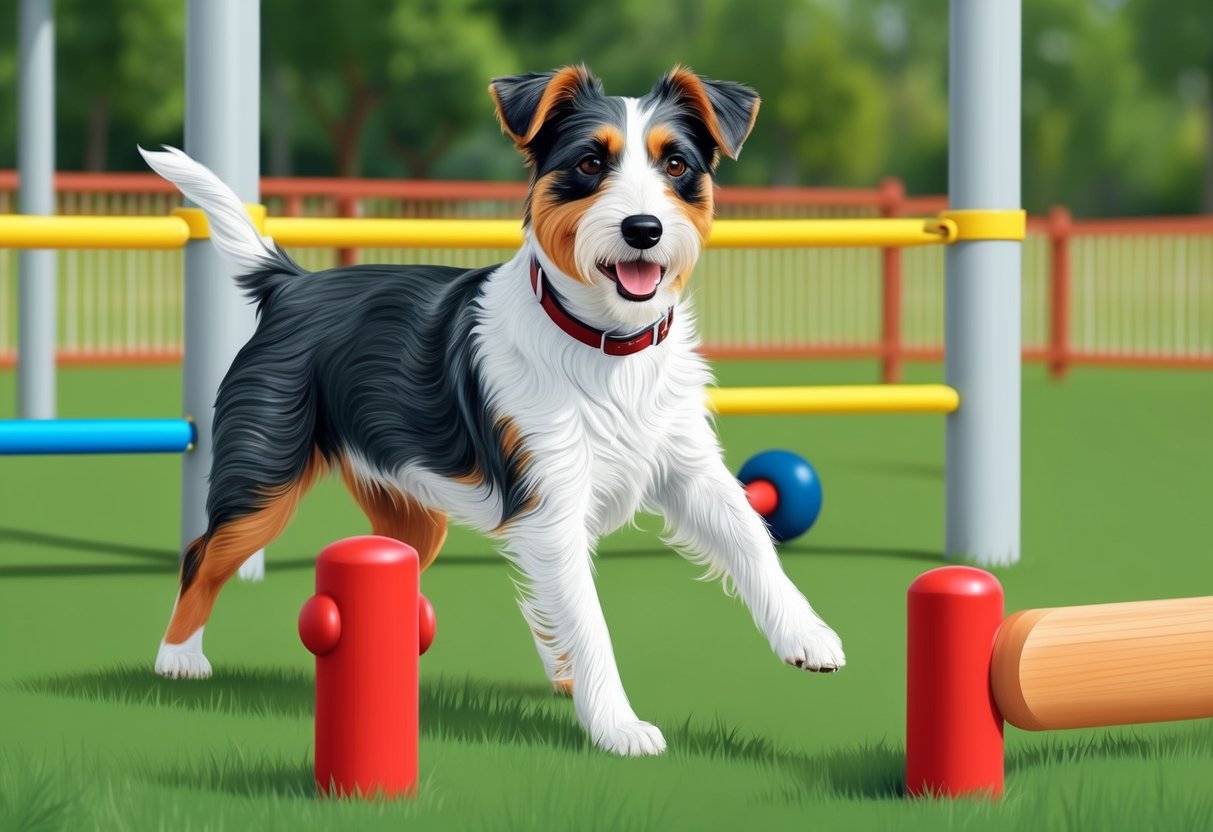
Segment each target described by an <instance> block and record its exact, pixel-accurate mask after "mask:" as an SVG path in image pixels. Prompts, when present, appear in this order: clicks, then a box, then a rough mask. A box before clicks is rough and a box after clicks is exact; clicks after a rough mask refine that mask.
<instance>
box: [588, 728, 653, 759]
mask: <svg viewBox="0 0 1213 832" xmlns="http://www.w3.org/2000/svg"><path fill="white" fill-rule="evenodd" d="M592 734H593V737H594V744H595V745H596V746H598V747H599V748H601V749H602V750H603V751H610V752H611V753H612V754H618V755H620V756H621V757H651V756H653V755H655V754H660V753H661V752H663V751H665V737H663V736H662V735H661V731H660V729H658V728H657V726H656V725H653V724H652V723H649V722H644V721H642V720H639V719H633V720H630V721H627V722H617V723H615V724H613V725H610V726H609V727H605V728H600V729H598V730H595V731H593V732H592Z"/></svg>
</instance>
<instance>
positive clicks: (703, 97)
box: [667, 66, 762, 159]
mask: <svg viewBox="0 0 1213 832" xmlns="http://www.w3.org/2000/svg"><path fill="white" fill-rule="evenodd" d="M667 77H668V79H669V81H670V83H671V84H673V85H674V87H676V88H677V89H678V91H679V92H680V93H682V96H683V97H684V98H685V99H686V101H687V103H688V104H690V105H691V106H692V107H694V108H695V111H696V112H697V113H698V114H699V117H700V119H702V120H703V123H704V125H705V126H707V128H708V132H709V133H711V134H712V138H713V139H715V140H716V145H717V146H718V147H719V148H720V150H721V151H722V152H723V153H724V154H725V155H726V156H728V157H729V158H730V159H736V158H737V154H736V153H735V152H732V151H730V149H729V143H728V141H726V140H725V137H724V133H722V132H721V130H720V122H719V121H718V120H717V119H716V111H715V110H714V109H713V108H712V102H711V101H710V100H709V99H708V93H707V91H706V90H705V89H704V88H703V82H702V81H700V80H699V76H698V75H696V74H695V73H694V72H692V71H691V70H689V69H687V68H686V67H685V66H676V67H674V68H673V69H671V70H670V74H669V75H668V76H667ZM761 103H762V102H761V101H758V100H756V101H755V102H754V109H753V110H752V111H751V112H750V123H749V125H748V126H747V127H746V131H745V135H749V132H750V130H752V129H753V128H754V120H755V119H756V118H758V107H759V105H760V104H761Z"/></svg>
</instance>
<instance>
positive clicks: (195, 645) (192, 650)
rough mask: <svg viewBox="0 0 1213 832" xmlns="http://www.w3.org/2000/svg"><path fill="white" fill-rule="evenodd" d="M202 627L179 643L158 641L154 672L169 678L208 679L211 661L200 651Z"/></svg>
mask: <svg viewBox="0 0 1213 832" xmlns="http://www.w3.org/2000/svg"><path fill="white" fill-rule="evenodd" d="M202 629H203V628H201V627H199V628H198V631H197V632H195V633H194V634H193V635H192V636H190V637H189V638H187V639H186V640H185V641H183V642H182V643H181V644H169V643H168V642H167V641H161V642H160V652H158V653H157V654H156V672H157V673H159V674H160V675H161V676H165V677H167V678H169V679H209V678H210V675H211V663H210V662H209V661H207V659H206V656H205V655H204V654H203V652H202Z"/></svg>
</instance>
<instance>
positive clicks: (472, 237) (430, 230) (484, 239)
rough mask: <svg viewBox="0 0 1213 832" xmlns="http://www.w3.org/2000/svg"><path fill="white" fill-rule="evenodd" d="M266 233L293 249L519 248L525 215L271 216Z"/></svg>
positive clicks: (266, 223) (266, 225) (266, 224)
mask: <svg viewBox="0 0 1213 832" xmlns="http://www.w3.org/2000/svg"><path fill="white" fill-rule="evenodd" d="M265 233H266V234H267V235H268V236H270V237H273V238H274V240H275V241H276V242H278V243H279V244H280V245H282V246H284V247H286V248H290V247H291V246H296V247H309V248H359V247H361V246H374V247H377V248H518V247H519V246H521V245H522V221H521V220H401V219H363V218H357V219H354V218H348V219H347V218H335V219H333V218H326V217H267V218H266V220H265Z"/></svg>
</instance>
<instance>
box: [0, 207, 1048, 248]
mask: <svg viewBox="0 0 1213 832" xmlns="http://www.w3.org/2000/svg"><path fill="white" fill-rule="evenodd" d="M247 207H248V209H249V214H250V217H251V218H252V220H253V222H254V224H255V225H256V226H257V227H258V228H259V229H261V230H262V231H263V232H264V233H265V234H267V235H269V236H271V237H273V238H274V239H275V240H276V241H277V242H278V243H279V244H281V245H283V246H288V247H289V246H294V247H299V248H358V247H372V246H373V247H382V248H460V249H474V248H490V249H508V248H518V247H519V246H520V245H521V244H522V229H521V228H520V227H519V222H518V220H442V219H438V220H417V219H361V218H327V217H266V216H265V208H264V206H261V205H249V206H247ZM1026 228H1027V219H1026V214H1025V213H1024V212H1023V211H974V210H969V211H945V212H944V213H942V214H940V215H939V216H938V217H933V218H926V219H882V218H875V219H826V220H816V219H811V220H719V221H717V222H716V223H715V225H714V226H713V228H712V234H711V237H710V238H709V239H708V245H709V246H710V247H712V248H828V247H848V246H874V247H877V248H904V247H908V246H926V245H943V244H949V243H954V242H958V241H960V242H964V241H970V240H1022V239H1023V238H1024V235H1025V233H1026ZM208 236H209V230H208V228H207V223H206V218H205V216H203V215H202V213H201V212H200V211H198V210H197V209H194V208H178V209H177V210H175V211H174V212H173V213H172V214H171V215H169V216H161V217H113V216H110V217H105V216H102V217H93V216H87V217H81V216H34V215H25V214H4V215H0V248H21V249H24V248H30V249H175V248H181V247H182V246H184V245H185V244H186V243H187V242H188V241H190V240H200V239H206V238H207V237H208Z"/></svg>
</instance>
